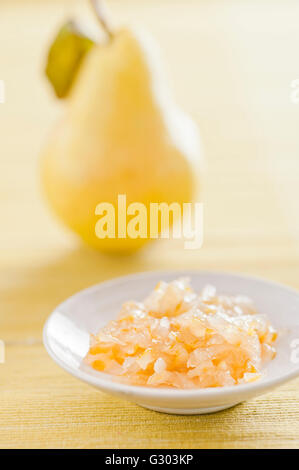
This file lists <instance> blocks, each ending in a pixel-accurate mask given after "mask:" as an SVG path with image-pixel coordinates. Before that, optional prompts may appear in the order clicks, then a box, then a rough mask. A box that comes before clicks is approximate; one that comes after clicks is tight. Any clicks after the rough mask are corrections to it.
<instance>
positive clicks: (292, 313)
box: [44, 271, 299, 414]
mask: <svg viewBox="0 0 299 470" xmlns="http://www.w3.org/2000/svg"><path fill="white" fill-rule="evenodd" d="M182 276H183V277H186V276H187V277H190V278H191V283H192V286H193V288H194V289H195V290H196V291H199V290H201V289H202V288H203V287H204V286H205V285H206V284H213V285H215V286H216V288H217V291H218V293H223V294H231V295H235V294H243V295H246V296H248V297H251V298H252V299H253V301H254V302H255V304H256V306H257V308H258V310H259V311H260V312H261V313H265V314H266V315H267V316H268V317H269V319H270V320H271V322H272V324H273V325H274V326H275V327H276V328H277V329H278V330H279V331H280V332H281V337H280V339H279V340H278V342H277V344H276V347H277V356H276V358H275V359H274V360H273V361H271V362H270V363H269V364H268V365H267V367H266V368H265V374H264V377H263V378H262V379H260V380H259V381H256V382H253V383H248V384H244V385H236V386H232V387H219V388H207V389H192V390H177V389H170V388H163V389H161V388H150V387H138V386H132V385H126V384H123V383H119V382H117V381H116V379H115V378H113V377H111V376H109V375H107V374H103V373H101V372H97V371H95V370H93V369H92V368H91V367H89V366H87V365H85V364H82V360H83V358H84V356H85V355H86V353H87V351H88V349H89V335H90V333H96V332H97V331H98V330H99V328H101V327H102V326H104V325H105V324H106V323H107V322H108V321H109V320H111V319H112V318H114V317H115V316H116V315H117V314H118V311H119V310H120V307H121V304H122V303H123V302H124V301H126V300H130V299H134V300H142V299H143V298H144V297H146V296H147V295H148V293H149V292H150V291H151V290H152V289H153V288H154V287H155V285H156V284H157V282H158V281H160V280H165V281H170V280H173V279H177V278H178V277H182ZM296 340H298V341H296ZM44 344H45V347H46V349H47V351H48V353H49V354H50V356H51V357H52V359H54V361H55V362H57V364H58V365H60V366H61V367H62V368H63V369H65V370H66V371H67V372H69V373H71V374H72V375H74V376H75V377H77V378H78V379H81V380H83V381H84V382H87V383H89V384H90V385H93V386H94V387H97V388H99V389H100V390H102V391H104V392H108V393H112V394H115V395H118V396H120V397H122V398H125V399H127V400H130V401H133V402H135V403H137V404H139V405H141V406H144V407H146V408H150V409H152V410H156V411H162V412H165V413H177V414H202V413H212V412H215V411H220V410H224V409H225V408H229V407H231V406H234V405H236V404H237V403H240V402H242V401H244V400H247V399H249V398H252V397H254V396H257V395H260V394H262V393H264V392H267V391H268V390H270V389H272V388H274V387H276V386H277V385H279V384H282V383H284V382H286V381H288V380H290V379H292V378H294V377H296V376H298V375H299V293H298V292H297V291H295V290H293V289H290V288H288V287H284V286H282V285H279V284H276V283H273V282H270V281H265V280H262V279H257V278H252V277H247V276H242V275H236V274H228V273H222V272H208V271H167V272H166V271H165V272H147V273H139V274H134V275H130V276H126V277H121V278H116V279H113V280H111V281H107V282H103V283H101V284H98V285H96V286H93V287H90V288H88V289H85V290H83V291H81V292H79V293H78V294H76V295H74V296H72V297H70V298H69V299H68V300H66V301H65V302H63V303H62V304H61V305H59V306H58V307H57V308H56V309H55V310H54V312H53V313H52V314H51V315H50V317H49V319H48V320H47V322H46V324H45V327H44Z"/></svg>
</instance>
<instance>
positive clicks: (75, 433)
mask: <svg viewBox="0 0 299 470" xmlns="http://www.w3.org/2000/svg"><path fill="white" fill-rule="evenodd" d="M87 3H88V2H85V1H83V0H82V1H81V0H79V1H76V2H70V1H58V0H56V1H54V2H53V1H50V0H48V1H46V0H44V1H41V0H40V1H37V0H35V1H33V0H32V1H23V2H19V1H8V0H2V2H1V6H0V79H3V80H5V83H6V103H5V104H0V220H1V229H0V338H1V339H3V340H4V341H5V342H6V363H5V364H3V365H2V364H0V400H1V407H0V447H10V448H15V447H22V448H32V447H39V448H43V447H47V448H48V447H64V448H68V447H78V448H79V447H80V448H82V447H86V448H92V447H102V448H105V447H109V448H113V447H118V448H134V447H148V448H155V447H161V448H170V447H174V448H175V447H180V448H183V447H185V448H197V447H199V448H211V447H219V448H221V447H224V448H225V447H237V448H245V447H252V448H256V447H263V448H273V447H298V446H299V437H298V436H299V405H298V400H299V381H298V380H296V381H293V382H291V383H289V384H287V385H285V386H283V387H281V388H279V389H277V390H275V391H274V392H273V393H271V394H267V395H265V396H262V397H260V398H257V399H255V400H251V401H249V402H246V403H243V404H241V405H239V406H237V407H235V408H233V409H231V410H227V411H224V412H221V413H218V414H215V415H207V416H193V417H187V416H167V415H163V414H159V413H155V412H151V411H147V410H144V409H142V408H139V407H138V406H135V405H134V404H130V403H127V402H124V401H120V400H117V399H115V398H112V397H110V396H108V395H104V394H102V393H99V392H97V391H94V390H93V389H91V388H89V387H88V386H87V385H84V384H81V383H80V382H78V381H76V380H75V379H73V378H72V377H70V376H68V375H67V374H66V373H65V372H63V371H62V370H60V369H59V368H58V367H57V366H56V365H55V364H54V363H53V362H52V361H51V360H50V359H49V358H48V356H47V354H46V352H45V350H44V348H43V346H42V343H41V334H42V326H43V323H44V321H45V319H46V317H47V315H48V314H49V313H50V312H51V310H52V309H53V308H54V307H55V306H56V305H57V303H59V302H60V301H62V300H63V299H65V298H66V297H68V296H69V295H71V294H72V293H74V292H76V291H77V290H78V289H81V288H84V287H87V286H89V285H91V284H94V283H96V282H99V281H101V280H104V279H107V278H111V277H114V276H117V275H122V274H126V273H129V272H134V271H144V270H151V269H163V268H167V269H168V268H201V269H218V270H227V271H241V272H245V273H249V274H253V275H258V276H262V277H267V278H270V279H273V280H276V281H279V282H283V283H285V284H288V285H291V286H293V287H295V288H299V267H298V266H299V264H298V263H299V243H298V242H299V218H298V209H299V202H298V201H299V176H298V175H299V158H298V153H299V138H298V119H299V105H295V104H293V103H292V102H291V101H290V91H291V89H290V83H291V81H292V80H293V79H296V78H299V64H298V60H297V59H296V57H297V56H298V50H297V49H298V46H297V44H298V43H299V32H298V27H297V25H298V21H297V19H298V14H299V6H298V4H296V3H295V2H293V1H291V0H288V1H285V2H272V3H271V6H270V4H269V2H267V1H266V0H264V1H260V2H258V4H257V3H256V4H253V3H252V2H250V1H249V0H243V1H242V2H240V1H237V0H234V1H233V0H229V1H227V2H221V1H215V0H212V1H209V2H208V1H195V0H175V1H170V0H161V1H159V2H158V1H152V2H150V1H140V0H138V1H137V0H121V1H120V0H119V1H116V0H114V1H110V2H108V3H109V5H110V7H111V11H112V14H113V15H114V17H115V18H116V19H117V21H119V22H121V21H122V20H123V21H129V22H131V23H135V24H138V25H139V26H140V25H143V26H144V27H145V28H147V29H149V30H151V32H152V33H153V34H154V35H155V37H156V38H157V40H158V41H159V43H160V45H161V48H162V52H163V55H164V58H165V62H166V64H167V67H168V69H169V75H170V76H171V78H172V85H173V89H174V93H175V96H176V100H177V102H178V103H179V104H180V105H181V106H182V107H184V109H185V110H186V111H188V112H189V113H191V114H192V116H193V117H194V119H195V120H196V121H197V122H198V124H199V126H200V129H201V134H202V141H203V148H204V155H205V173H204V177H203V178H202V181H200V184H201V186H202V199H203V201H204V204H205V241H204V245H203V247H202V248H201V249H200V250H198V251H196V252H194V251H192V252H188V251H186V250H183V246H182V244H181V243H178V242H174V241H171V242H166V241H161V242H160V241H159V242H157V243H156V244H154V245H152V246H150V247H149V248H148V249H146V250H144V251H143V252H142V253H140V254H138V255H136V256H132V257H129V258H121V259H119V258H109V257H105V256H103V255H101V254H99V253H95V252H93V251H92V250H89V249H88V248H85V247H82V246H81V245H80V244H79V243H78V242H77V240H76V239H75V238H74V237H73V236H72V235H71V234H69V233H68V232H67V231H66V230H65V229H64V228H62V227H60V226H59V225H58V224H57V223H56V221H55V220H54V219H53V218H52V216H51V215H50V214H49V213H48V211H47V208H46V207H45V205H44V201H43V198H42V194H41V190H40V187H39V180H38V174H39V168H38V165H39V153H40V149H41V147H42V145H43V144H44V141H45V138H46V135H47V132H48V131H49V130H50V128H51V126H52V125H53V123H54V122H55V120H56V119H57V118H58V117H59V116H60V115H61V114H63V107H62V106H61V105H60V104H58V103H56V101H55V100H54V98H53V96H52V93H51V90H50V89H49V87H48V85H47V83H46V81H45V79H44V77H43V73H42V70H43V65H44V57H45V50H46V47H47V43H48V41H49V40H50V38H51V35H52V34H53V31H55V29H56V28H57V26H58V25H59V22H61V21H62V20H63V19H64V18H66V17H67V16H68V15H69V14H70V13H72V12H74V13H76V14H77V15H79V16H80V17H81V18H84V19H86V20H88V21H93V19H92V17H91V14H90V12H89V10H88V7H87Z"/></svg>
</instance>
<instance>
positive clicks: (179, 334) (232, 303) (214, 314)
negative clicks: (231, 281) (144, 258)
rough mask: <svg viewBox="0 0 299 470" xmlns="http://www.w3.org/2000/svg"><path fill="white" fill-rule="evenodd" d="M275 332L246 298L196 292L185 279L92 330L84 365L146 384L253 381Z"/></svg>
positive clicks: (211, 384) (182, 385) (124, 308)
mask: <svg viewBox="0 0 299 470" xmlns="http://www.w3.org/2000/svg"><path fill="white" fill-rule="evenodd" d="M276 338H277V333H276V331H275V330H274V328H273V327H272V326H271V324H270V323H269V321H268V320H267V318H266V317H265V315H261V314H259V313H258V312H257V310H256V309H255V307H254V305H253V303H252V301H251V300H250V299H249V298H248V297H244V296H241V295H238V296H234V297H232V296H227V295H217V294H216V289H215V287H213V286H210V285H208V286H206V287H205V288H204V289H203V290H202V292H201V293H200V294H196V293H195V292H194V291H193V290H192V289H191V287H190V285H189V281H188V279H178V280H175V281H173V282H170V283H166V282H159V284H158V285H157V286H156V288H155V290H154V291H153V292H152V293H151V294H150V295H149V296H148V297H147V298H146V299H145V300H144V301H143V302H134V301H130V302H126V303H124V304H123V306H122V308H121V311H120V313H119V315H118V318H117V320H112V321H110V322H109V323H108V325H107V326H105V327H104V328H102V329H101V330H100V331H99V332H98V334H97V335H91V344H90V349H89V352H88V354H87V356H86V358H85V361H86V363H87V364H89V365H90V366H91V367H93V368H94V369H96V370H98V371H102V372H104V373H107V374H112V375H113V376H116V377H117V380H120V381H122V382H126V383H129V384H133V385H145V386H149V387H175V388H183V389H188V388H195V387H198V388H205V387H223V386H230V385H236V384H243V383H247V382H252V381H255V380H257V379H259V378H260V377H261V368H262V365H263V364H265V362H266V361H269V360H271V359H273V358H274V356H275V349H274V346H273V344H274V342H275V340H276Z"/></svg>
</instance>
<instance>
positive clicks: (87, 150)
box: [42, 29, 198, 252]
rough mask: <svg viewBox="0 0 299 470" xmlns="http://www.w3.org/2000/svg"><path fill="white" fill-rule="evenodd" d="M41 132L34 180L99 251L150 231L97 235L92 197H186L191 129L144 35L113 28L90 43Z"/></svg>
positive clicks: (191, 171) (116, 248)
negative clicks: (104, 38) (55, 116)
mask: <svg viewBox="0 0 299 470" xmlns="http://www.w3.org/2000/svg"><path fill="white" fill-rule="evenodd" d="M66 106H67V109H66V112H65V115H64V117H63V119H62V120H61V122H59V123H58V125H57V127H56V128H55V129H54V131H53V133H52V135H51V136H50V138H49V141H48V143H47V146H46V148H45V151H44V153H43V158H42V180H43V186H44V189H45V193H46V196H47V199H48V201H49V203H50V206H51V207H52V209H53V210H54V212H55V213H56V214H57V216H58V217H59V218H60V219H61V220H62V221H63V222H64V223H65V224H66V225H67V226H68V227H69V228H70V229H72V230H73V231H74V232H75V233H77V234H78V235H79V236H80V237H81V238H82V239H83V240H84V241H85V242H86V243H88V244H89V245H92V246H94V247H96V248H98V249H99V250H102V251H110V252H130V251H134V250H136V249H138V248H139V247H141V246H142V245H143V244H144V243H146V242H147V241H148V240H149V239H150V238H149V237H147V238H130V237H127V238H118V237H117V233H116V237H115V238H107V237H106V238H98V236H97V235H96V231H95V226H96V223H97V221H98V219H99V216H98V215H96V213H95V209H96V207H97V205H98V204H99V203H102V202H108V203H111V204H113V205H114V207H115V211H116V219H117V215H118V214H117V201H118V195H119V194H124V195H126V198H127V204H128V205H129V204H130V203H131V202H141V203H143V204H144V205H145V206H146V208H149V205H150V203H152V202H159V203H160V202H166V203H168V204H170V203H172V202H178V203H179V204H182V203H184V202H189V201H190V200H192V197H193V194H194V190H195V185H196V180H197V173H196V170H195V167H196V164H197V162H198V135H197V129H196V127H195V125H194V123H193V122H192V121H191V120H190V119H189V118H188V117H187V116H186V115H185V114H183V113H182V112H181V111H180V110H179V109H178V107H177V106H176V105H175V104H174V102H173V100H172V99H171V97H170V96H169V92H168V87H167V85H166V83H165V80H164V77H163V75H162V73H161V66H160V64H159V63H158V61H157V58H155V55H154V53H153V45H152V44H151V42H150V41H149V39H148V38H147V39H145V38H144V37H140V35H138V34H136V33H133V32H132V31H130V30H126V29H123V30H120V31H118V32H116V33H115V34H114V35H113V38H112V39H111V40H110V41H109V43H107V44H105V45H95V46H94V47H93V48H92V50H91V51H90V52H89V54H88V55H87V57H86V59H85V60H84V63H83V64H82V67H81V69H80V71H79V73H78V76H77V78H76V82H75V84H74V86H73V87H72V89H71V93H70V96H69V97H68V100H67V103H66Z"/></svg>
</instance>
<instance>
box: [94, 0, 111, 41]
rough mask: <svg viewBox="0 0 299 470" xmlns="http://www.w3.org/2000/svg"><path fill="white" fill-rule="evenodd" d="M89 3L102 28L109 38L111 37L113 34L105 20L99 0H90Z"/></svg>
mask: <svg viewBox="0 0 299 470" xmlns="http://www.w3.org/2000/svg"><path fill="white" fill-rule="evenodd" d="M90 3H91V6H92V8H93V10H94V12H95V14H96V16H97V19H98V20H99V22H100V24H101V26H102V28H103V30H104V31H105V33H106V34H107V36H108V37H109V39H110V40H111V39H113V36H114V35H113V33H112V31H111V29H110V28H109V26H108V24H107V22H106V19H105V15H104V12H103V5H101V2H100V1H99V0H90Z"/></svg>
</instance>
